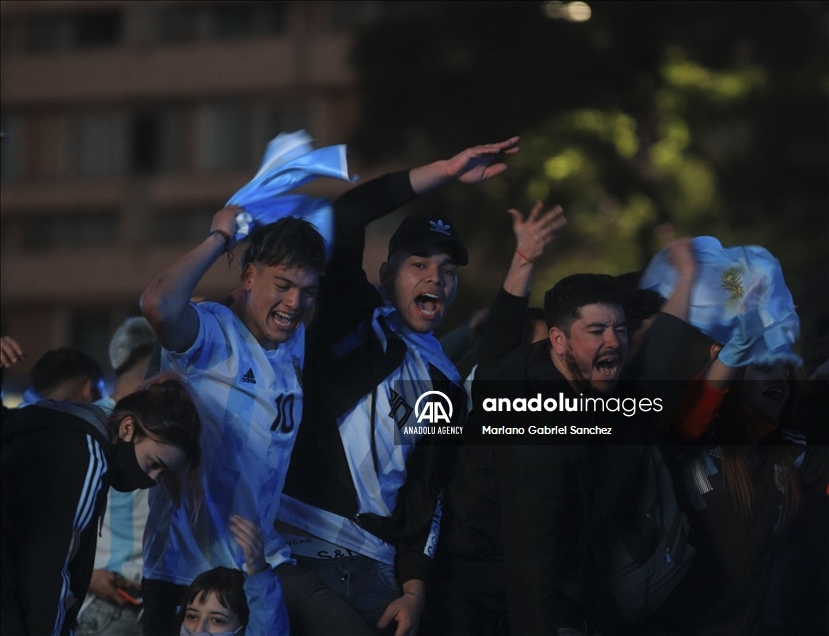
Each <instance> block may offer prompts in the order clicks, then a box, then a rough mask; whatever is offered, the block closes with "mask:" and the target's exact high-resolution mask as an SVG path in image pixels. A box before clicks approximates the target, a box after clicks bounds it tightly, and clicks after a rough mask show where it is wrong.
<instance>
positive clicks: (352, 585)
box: [295, 554, 402, 633]
mask: <svg viewBox="0 0 829 636" xmlns="http://www.w3.org/2000/svg"><path fill="white" fill-rule="evenodd" d="M295 558H296V561H297V565H298V566H299V567H301V568H303V569H305V570H310V571H312V572H314V573H315V574H316V575H317V576H318V577H319V578H320V580H321V581H322V583H323V585H325V586H326V587H327V588H328V589H330V590H332V591H333V592H334V593H335V594H337V596H339V597H340V598H341V599H343V600H344V601H345V602H346V603H348V604H349V605H350V606H351V607H352V608H353V609H354V611H355V612H357V613H358V614H359V615H360V617H361V618H362V619H363V620H364V621H365V622H366V623H368V624H369V625H370V626H371V627H372V628H373V627H374V626H375V625H377V621H379V620H380V617H381V616H382V615H383V612H385V611H386V607H388V605H389V603H391V602H392V601H394V600H395V599H397V598H399V597H400V595H401V594H402V590H401V589H400V586H399V585H398V584H397V575H396V572H395V570H394V566H393V565H386V564H385V563H380V562H379V561H375V560H374V559H370V558H369V557H367V556H362V555H359V554H358V555H355V556H348V557H335V558H333V559H314V558H311V557H303V556H297V557H295ZM393 626H394V622H393V621H392V627H393ZM392 633H393V632H392Z"/></svg>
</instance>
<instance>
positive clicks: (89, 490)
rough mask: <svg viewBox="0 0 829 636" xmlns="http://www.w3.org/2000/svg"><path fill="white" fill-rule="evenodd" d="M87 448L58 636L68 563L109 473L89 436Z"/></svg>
mask: <svg viewBox="0 0 829 636" xmlns="http://www.w3.org/2000/svg"><path fill="white" fill-rule="evenodd" d="M86 445H87V449H88V451H89V460H88V464H87V467H86V475H85V477H84V483H83V487H82V488H81V492H80V496H79V497H78V507H77V508H76V509H75V518H74V520H73V522H72V538H71V539H70V541H69V550H68V552H67V555H66V561H64V564H63V569H62V570H61V582H62V583H61V591H60V598H59V600H58V607H57V615H56V617H55V625H54V627H53V630H52V634H53V636H59V635H60V632H61V629H62V628H63V623H64V621H65V620H66V610H67V608H66V601H67V599H68V598H69V596H70V594H71V593H72V591H71V588H70V582H71V581H70V578H69V563H70V562H71V561H72V559H73V558H74V557H75V554H76V553H77V550H78V546H79V540H80V536H81V533H82V532H83V531H84V530H85V529H86V527H87V526H88V525H89V522H90V521H91V520H92V518H93V516H94V513H95V502H96V501H97V499H98V494H99V493H100V492H101V481H102V480H103V478H104V474H105V473H106V471H107V461H106V457H105V456H104V452H103V449H102V448H101V446H100V445H99V444H98V442H97V441H95V440H94V439H92V437H91V436H90V435H87V436H86Z"/></svg>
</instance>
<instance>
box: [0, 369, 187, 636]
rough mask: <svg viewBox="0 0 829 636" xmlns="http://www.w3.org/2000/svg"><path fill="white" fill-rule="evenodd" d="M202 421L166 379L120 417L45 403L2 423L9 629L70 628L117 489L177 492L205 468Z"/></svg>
mask: <svg viewBox="0 0 829 636" xmlns="http://www.w3.org/2000/svg"><path fill="white" fill-rule="evenodd" d="M200 430H201V423H200V420H199V416H198V413H197V412H196V408H195V406H194V405H193V402H192V400H191V399H190V397H189V395H188V394H187V392H186V391H185V390H184V387H183V386H182V385H181V384H180V383H179V382H177V381H170V380H168V381H164V382H162V383H160V384H155V385H152V386H148V387H146V388H143V390H139V391H136V392H135V393H132V394H130V395H128V396H126V397H124V398H122V399H121V400H120V401H119V402H118V403H117V404H116V406H115V411H114V413H113V414H112V415H111V416H110V417H109V418H106V416H105V415H104V412H103V411H102V410H101V409H100V408H98V407H96V406H93V405H91V404H83V403H77V402H52V401H49V400H43V401H41V402H38V403H37V404H35V405H32V406H29V407H26V408H24V409H21V410H20V411H19V412H18V413H17V414H16V415H15V416H14V417H13V418H12V419H11V420H9V421H8V422H7V423H6V424H5V425H4V426H3V429H2V566H1V567H2V618H0V621H2V624H1V625H0V627H1V629H0V632H2V633H3V634H55V635H59V634H69V633H70V631H71V630H72V629H73V628H74V625H75V622H76V616H77V613H78V609H79V608H80V604H81V602H82V601H83V599H84V597H85V595H86V591H87V587H88V585H89V579H90V576H91V574H92V568H93V563H94V559H95V545H96V541H97V530H98V527H97V526H98V522H99V519H100V517H101V514H102V512H103V510H104V507H105V505H106V497H107V492H108V490H109V487H110V486H112V487H113V488H115V489H116V490H121V491H125V492H126V491H130V490H135V489H138V488H149V487H151V486H154V485H155V484H156V481H158V480H159V479H160V478H162V480H163V481H164V483H165V487H167V488H169V489H170V491H171V495H173V496H175V497H176V498H179V496H180V492H181V489H180V481H181V475H182V470H183V469H184V468H185V467H187V466H189V467H190V469H191V472H195V470H196V469H198V467H199V464H200V450H199V434H200Z"/></svg>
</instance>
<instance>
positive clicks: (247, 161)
mask: <svg viewBox="0 0 829 636" xmlns="http://www.w3.org/2000/svg"><path fill="white" fill-rule="evenodd" d="M200 141H201V143H200V146H201V148H200V152H199V162H200V164H201V168H202V169H203V170H205V171H206V172H222V171H228V170H247V169H249V168H251V167H253V166H254V165H255V159H254V156H253V113H252V112H251V109H250V108H248V107H245V106H218V107H210V108H207V109H205V110H204V112H203V113H202V115H201V117H200Z"/></svg>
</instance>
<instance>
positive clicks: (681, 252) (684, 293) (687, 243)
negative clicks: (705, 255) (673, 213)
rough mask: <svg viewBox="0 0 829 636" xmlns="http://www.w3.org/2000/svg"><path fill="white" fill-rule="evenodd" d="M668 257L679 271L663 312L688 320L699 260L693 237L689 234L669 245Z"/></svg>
mask: <svg viewBox="0 0 829 636" xmlns="http://www.w3.org/2000/svg"><path fill="white" fill-rule="evenodd" d="M668 258H669V259H670V260H671V263H672V264H673V266H674V267H676V269H677V272H678V273H679V280H678V281H677V284H676V287H675V288H674V293H673V294H672V295H671V297H670V298H669V299H668V300H667V301H666V302H665V304H664V305H663V307H662V313H665V314H670V315H672V316H676V317H677V318H679V319H680V320H684V321H685V322H688V307H689V305H690V304H691V288H692V287H693V285H694V274H695V273H696V270H697V262H696V260H695V259H694V250H693V247H692V246H691V239H690V238H688V237H687V236H686V237H684V238H681V239H679V240H676V241H674V242H673V243H671V244H670V245H668Z"/></svg>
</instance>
